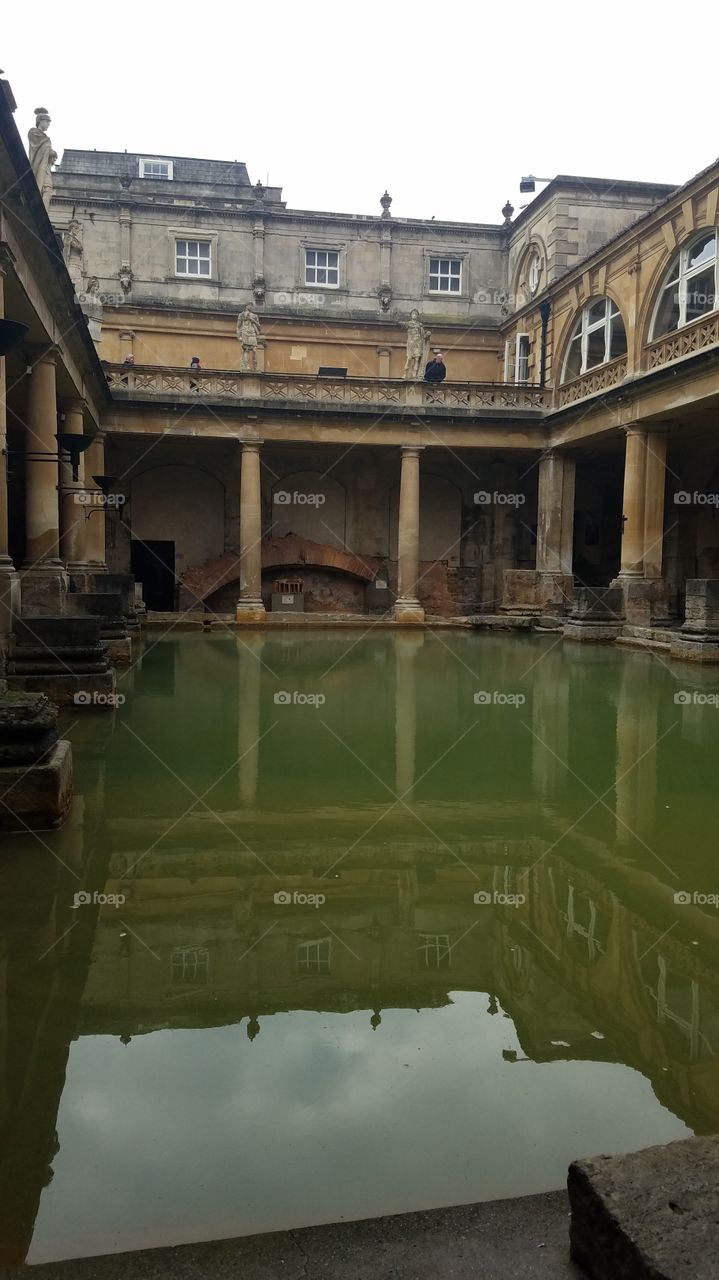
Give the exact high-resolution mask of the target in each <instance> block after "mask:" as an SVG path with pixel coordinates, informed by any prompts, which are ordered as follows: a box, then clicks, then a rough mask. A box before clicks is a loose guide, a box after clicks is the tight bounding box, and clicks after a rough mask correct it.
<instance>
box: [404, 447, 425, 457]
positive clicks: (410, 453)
mask: <svg viewBox="0 0 719 1280" xmlns="http://www.w3.org/2000/svg"><path fill="white" fill-rule="evenodd" d="M425 447H426V446H425V445H423V444H403V445H400V448H401V450H402V457H403V458H418V457H419V455H420V453H422V452H423V450H424V449H425Z"/></svg>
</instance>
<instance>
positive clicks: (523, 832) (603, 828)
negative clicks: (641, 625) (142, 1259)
mask: <svg viewBox="0 0 719 1280" xmlns="http://www.w3.org/2000/svg"><path fill="white" fill-rule="evenodd" d="M119 691H120V692H121V693H122V695H123V696H124V697H125V699H126V701H125V702H124V703H123V705H122V706H120V707H119V709H118V710H117V712H115V713H106V712H105V713H103V712H96V711H92V710H86V709H85V708H83V709H81V710H80V711H78V712H77V713H76V714H74V715H69V716H66V717H65V731H66V734H67V736H69V737H70V739H71V740H72V744H73V753H74V759H75V775H76V800H75V804H74V808H73V812H72V816H71V819H70V822H69V823H68V824H67V825H66V827H65V828H63V830H61V831H60V832H57V833H53V834H44V835H43V836H42V837H38V838H36V837H33V836H30V835H28V836H18V837H11V838H8V837H6V838H5V840H4V845H3V854H2V859H1V860H0V895H1V899H2V915H1V917H0V918H1V919H2V928H1V930H0V1034H1V1035H2V1043H3V1048H2V1052H1V1054H0V1118H1V1120H2V1136H3V1142H2V1148H1V1154H0V1161H1V1162H2V1163H1V1166H0V1245H1V1251H0V1261H1V1262H12V1261H19V1260H22V1259H24V1258H27V1260H28V1261H30V1262H41V1261H45V1260H48V1259H54V1258H62V1257H76V1256H80V1255H83V1254H96V1253H104V1252H110V1251H113V1250H124V1249H130V1248H135V1247H141V1246H150V1245H160V1244H167V1243H178V1242H183V1241H189V1240H201V1239H210V1238H214V1237H219V1236H230V1235H240V1234H244V1233H251V1232H257V1231H269V1230H273V1229H279V1228H283V1227H287V1226H301V1225H305V1224H309V1223H316V1222H322V1221H334V1220H338V1219H341V1218H361V1217H367V1216H371V1215H375V1214H389V1213H397V1212H401V1211H404V1210H410V1209H419V1208H426V1207H430V1206H437V1205H442V1204H452V1203H460V1202H469V1201H474V1200H479V1199H485V1198H486V1199H489V1198H495V1197H503V1196H511V1195H518V1194H523V1193H528V1192H534V1191H538V1190H542V1189H546V1188H551V1187H558V1186H560V1185H561V1184H562V1183H563V1181H564V1178H565V1175H566V1168H567V1165H568V1163H569V1161H570V1160H571V1159H572V1158H574V1157H576V1156H579V1155H588V1154H592V1153H596V1152H600V1151H603V1152H615V1151H622V1150H629V1149H632V1148H637V1147H640V1146H643V1145H648V1144H651V1143H654V1142H664V1141H669V1140H671V1139H674V1138H680V1137H683V1136H686V1135H688V1134H690V1133H692V1132H700V1133H706V1132H712V1131H716V1130H717V1129H718V1128H719V1070H718V1065H719V1060H718V1058H717V1053H718V1051H719V947H718V940H719V911H718V910H717V907H716V906H715V902H716V901H717V898H716V895H717V894H719V866H718V865H717V830H718V829H719V797H718V795H717V788H716V770H717V758H718V757H717V746H718V744H719V707H718V706H717V703H719V673H717V674H712V673H711V672H709V673H707V672H703V671H701V670H695V669H693V668H691V667H685V666H679V665H672V664H670V663H669V662H668V661H665V660H664V659H663V658H661V657H655V656H653V655H646V654H639V653H632V652H622V651H616V650H614V649H604V648H602V647H589V646H588V647H584V646H581V647H580V646H573V645H569V644H565V643H563V642H562V641H561V638H560V637H558V636H556V635H552V636H548V637H544V638H539V637H516V636H502V635H481V634H470V633H465V632H461V633H460V632H439V633H436V634H425V633H420V634H418V635H414V634H407V635H401V634H399V635H397V634H392V633H390V632H388V631H375V632H373V633H370V634H369V635H366V634H364V633H362V632H359V631H347V632H337V631H334V632H333V631H327V632H302V631H296V632H295V631H290V632H284V633H282V632H274V633H262V634H259V633H257V634H243V635H241V636H239V637H235V636H234V635H231V634H229V633H228V634H219V635H212V636H203V635H197V634H186V635H177V636H176V635H174V634H173V635H171V636H169V637H166V638H164V639H162V640H159V641H158V640H153V639H150V640H148V641H146V643H145V648H144V651H143V652H142V655H141V657H140V658H139V660H138V661H137V662H136V664H135V665H134V667H133V668H132V669H131V670H130V671H129V672H127V673H125V674H124V675H123V676H121V679H120V684H119ZM279 695H283V696H282V697H280V696H279ZM479 695H481V696H479ZM677 893H681V894H685V895H687V894H688V895H689V898H690V901H689V902H684V901H678V902H675V897H674V895H675V894H677ZM76 895H80V897H79V898H77V905H75V902H76ZM97 895H105V900H102V898H100V900H98V898H97ZM278 895H279V896H278ZM93 896H94V897H93ZM113 896H114V898H115V899H117V898H119V899H121V901H119V905H118V904H117V902H116V901H115V900H113ZM477 898H478V900H476V899H477ZM88 899H89V900H88ZM288 899H289V900H288ZM712 899H713V900H712Z"/></svg>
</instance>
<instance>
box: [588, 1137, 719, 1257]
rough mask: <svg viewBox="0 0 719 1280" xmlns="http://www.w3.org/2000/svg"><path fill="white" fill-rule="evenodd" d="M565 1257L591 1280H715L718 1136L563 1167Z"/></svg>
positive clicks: (718, 1200) (593, 1159)
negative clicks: (567, 1231)
mask: <svg viewBox="0 0 719 1280" xmlns="http://www.w3.org/2000/svg"><path fill="white" fill-rule="evenodd" d="M567 1187H568V1190H569V1201H570V1205H571V1225H570V1250H571V1256H572V1259H573V1260H574V1262H576V1263H578V1264H579V1266H581V1267H583V1268H584V1270H585V1271H586V1272H587V1274H588V1275H589V1276H591V1277H592V1280H716V1278H717V1276H718V1275H719V1250H718V1248H717V1222H718V1221H719V1137H709V1138H689V1139H687V1140H685V1141H682V1142H670V1143H668V1144H666V1145H665V1146H658V1147H648V1148H646V1149H645V1150H643V1151H635V1152H632V1153H631V1154H630V1155H626V1156H596V1157H593V1158H592V1159H588V1160H577V1161H575V1162H574V1163H573V1164H571V1165H570V1168H569V1176H568V1179H567Z"/></svg>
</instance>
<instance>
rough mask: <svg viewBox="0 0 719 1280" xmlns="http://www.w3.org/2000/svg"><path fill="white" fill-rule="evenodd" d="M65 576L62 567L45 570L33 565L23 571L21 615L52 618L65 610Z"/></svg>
mask: <svg viewBox="0 0 719 1280" xmlns="http://www.w3.org/2000/svg"><path fill="white" fill-rule="evenodd" d="M67 585H68V578H67V574H66V572H65V570H64V568H63V566H62V565H58V566H57V567H55V566H54V565H53V566H49V567H47V568H43V567H36V566H34V565H32V566H30V567H28V568H26V569H24V570H23V573H22V580H21V601H22V612H23V614H27V615H32V616H37V615H40V616H48V615H50V616H52V615H56V614H60V613H62V612H63V611H64V608H65V599H66V597H67Z"/></svg>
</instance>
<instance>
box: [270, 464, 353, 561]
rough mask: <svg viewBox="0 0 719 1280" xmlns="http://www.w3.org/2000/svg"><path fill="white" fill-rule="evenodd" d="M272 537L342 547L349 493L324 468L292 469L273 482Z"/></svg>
mask: <svg viewBox="0 0 719 1280" xmlns="http://www.w3.org/2000/svg"><path fill="white" fill-rule="evenodd" d="M271 502H272V512H271V517H270V521H271V532H272V538H273V539H277V538H284V537H287V536H290V535H294V536H296V537H299V538H305V539H308V540H309V541H311V542H314V543H317V544H323V545H326V546H330V547H337V548H340V549H341V548H343V547H344V546H345V541H346V538H345V535H346V526H347V493H346V490H345V488H344V486H343V485H342V484H340V482H339V480H336V479H335V478H334V476H330V475H326V474H324V473H323V472H321V471H312V470H305V471H291V472H288V474H286V475H284V476H282V477H281V478H280V479H279V480H277V481H276V483H274V484H273V485H272V490H271Z"/></svg>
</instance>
